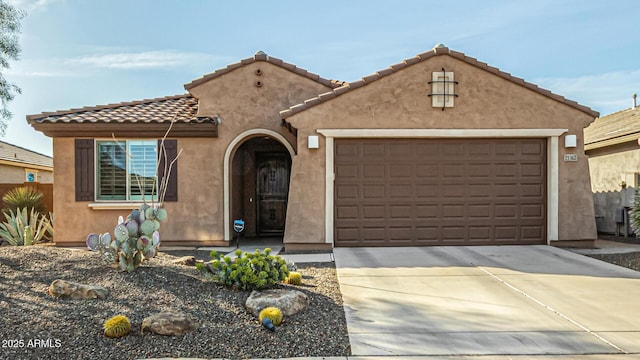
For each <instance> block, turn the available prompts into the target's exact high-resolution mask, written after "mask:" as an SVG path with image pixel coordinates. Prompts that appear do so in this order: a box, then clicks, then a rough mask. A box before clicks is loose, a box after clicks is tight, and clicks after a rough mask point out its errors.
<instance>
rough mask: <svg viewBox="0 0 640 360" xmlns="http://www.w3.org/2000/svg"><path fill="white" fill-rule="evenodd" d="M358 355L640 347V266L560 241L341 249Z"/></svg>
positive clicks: (338, 255) (339, 261)
mask: <svg viewBox="0 0 640 360" xmlns="http://www.w3.org/2000/svg"><path fill="white" fill-rule="evenodd" d="M334 256H335V261H336V268H337V272H338V278H339V281H340V289H341V291H342V297H343V300H344V307H345V311H346V317H347V325H348V330H349V338H350V341H351V350H352V353H353V355H359V356H370V355H387V356H398V355H509V354H511V355H524V354H526V355H537V354H556V355H560V354H566V355H569V354H573V355H577V354H625V353H626V354H640V273H639V272H635V271H632V270H629V269H625V268H621V267H618V266H614V265H610V264H607V263H604V262H600V261H597V260H594V259H591V258H587V257H584V256H582V255H578V254H574V253H571V252H568V251H565V250H561V249H557V248H554V247H550V246H478V247H414V248H336V249H334Z"/></svg>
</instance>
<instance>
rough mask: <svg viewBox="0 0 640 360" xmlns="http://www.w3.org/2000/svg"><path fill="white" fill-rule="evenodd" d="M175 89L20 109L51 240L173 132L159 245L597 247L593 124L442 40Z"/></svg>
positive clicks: (125, 186)
mask: <svg viewBox="0 0 640 360" xmlns="http://www.w3.org/2000/svg"><path fill="white" fill-rule="evenodd" d="M185 89H186V90H187V91H188V93H187V94H185V95H178V96H169V97H165V98H158V99H150V100H141V101H134V102H126V103H119V104H111V105H104V106H96V107H89V108H81V109H71V110H66V111H57V112H51V113H42V114H37V115H30V116H27V120H28V122H29V123H30V124H31V125H32V126H33V127H34V128H35V129H36V130H38V131H42V132H43V133H44V134H46V135H48V136H50V137H53V148H54V165H55V167H56V169H57V171H56V178H55V191H54V195H55V213H56V214H60V215H58V216H57V218H56V243H57V244H59V245H79V244H81V243H83V242H84V240H85V237H86V235H87V234H88V233H90V232H104V231H110V230H111V229H112V228H113V224H114V219H115V218H116V217H117V216H118V215H122V214H123V213H125V212H126V211H128V210H129V209H131V208H133V207H135V206H137V204H138V203H139V202H140V197H139V193H140V191H139V189H138V188H137V186H136V185H135V183H134V182H133V181H131V179H130V178H131V173H132V172H133V170H132V169H133V167H132V166H131V165H132V164H133V165H136V166H137V168H144V167H145V166H146V167H147V168H149V169H151V168H154V165H155V164H156V161H157V156H156V151H157V145H158V144H157V142H158V139H159V138H160V137H162V134H163V133H164V132H165V131H166V129H167V128H168V125H169V123H170V122H171V121H174V125H173V128H172V130H171V132H170V134H169V139H168V141H167V145H168V153H169V155H168V156H167V157H168V158H172V157H173V156H174V155H175V154H177V153H178V151H180V150H181V151H182V153H181V156H180V157H179V159H178V161H177V163H176V164H177V166H176V167H175V170H177V171H173V172H171V176H172V179H170V184H171V186H170V189H169V191H168V194H167V197H166V199H165V203H164V206H165V208H166V209H167V211H168V213H169V219H168V221H167V222H166V223H164V224H163V227H162V237H163V241H164V243H165V244H167V243H169V244H185V245H186V244H190V245H225V244H229V241H231V240H232V238H233V235H234V233H233V228H232V225H233V220H234V219H240V218H241V219H244V220H245V224H246V225H245V235H246V236H281V237H282V239H283V242H284V245H285V247H286V249H287V250H305V249H330V248H332V247H334V246H409V245H412V246H421V245H462V244H465V245H467V244H552V245H570V246H589V245H592V243H593V241H594V239H595V238H596V229H595V222H594V210H593V199H592V196H591V192H590V189H591V185H590V183H589V181H588V179H589V177H588V174H589V169H588V163H587V157H586V156H585V154H584V148H583V144H584V142H583V137H582V134H583V129H584V128H585V127H586V126H587V125H589V124H590V123H591V122H592V121H593V120H594V118H595V117H597V116H598V113H597V112H595V111H593V110H591V109H590V108H588V107H585V106H582V105H580V104H578V103H576V102H574V101H570V100H567V99H565V98H564V97H562V96H559V95H556V94H553V93H551V92H550V91H547V90H544V89H541V88H539V87H538V86H536V85H533V84H531V83H528V82H526V81H524V80H523V79H519V78H516V77H514V76H512V75H510V74H507V73H505V72H502V71H500V70H499V69H497V68H494V67H491V66H488V65H487V64H485V63H482V62H480V61H478V60H476V59H474V58H471V57H468V56H466V55H465V54H462V53H460V52H456V51H453V50H450V49H448V48H446V47H444V46H436V47H435V48H434V49H432V50H429V51H427V52H424V53H422V54H419V55H417V56H415V57H413V58H409V59H406V60H404V61H401V62H400V63H398V64H395V65H391V66H390V67H388V68H386V69H382V70H380V71H378V72H377V73H375V74H371V75H368V76H365V77H364V78H362V79H361V80H357V81H354V82H349V83H345V82H340V81H333V80H329V79H325V78H322V77H320V76H318V75H316V74H313V73H310V72H307V71H305V70H303V69H300V68H298V67H296V66H294V65H292V64H289V63H286V62H284V61H282V60H280V59H278V58H275V57H272V56H269V55H267V54H265V53H263V52H258V53H256V54H255V56H253V57H250V58H247V59H244V60H242V61H240V62H238V63H235V64H232V65H229V66H227V67H226V68H223V69H220V70H217V71H215V72H213V73H211V74H208V75H205V76H204V77H202V78H199V79H197V80H194V81H192V82H190V83H187V84H186V85H185ZM112 133H113V136H114V137H115V138H116V139H118V141H119V142H120V144H114V139H113V137H112ZM572 143H575V144H572ZM121 146H122V147H126V148H127V149H128V151H129V152H130V153H131V154H132V157H131V159H130V160H128V158H127V157H126V156H125V154H124V152H123V151H122V148H121ZM72 154H73V155H72ZM161 161H163V160H161ZM143 176H145V177H146V176H153V174H152V172H146V173H144V174H143ZM160 176H161V177H162V176H163V174H160Z"/></svg>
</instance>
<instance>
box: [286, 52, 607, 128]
mask: <svg viewBox="0 0 640 360" xmlns="http://www.w3.org/2000/svg"><path fill="white" fill-rule="evenodd" d="M440 55H449V56H451V57H453V58H455V59H458V60H462V61H464V62H466V63H467V64H470V65H472V66H475V67H477V68H480V69H482V70H485V71H488V72H490V73H492V74H494V75H496V76H499V77H501V78H503V79H505V80H508V81H510V82H513V83H516V84H518V85H521V86H524V87H525V88H527V89H529V90H532V91H535V92H537V93H539V94H541V95H544V96H546V97H548V98H551V99H553V100H556V101H559V102H561V103H564V104H566V105H568V106H570V107H572V108H575V109H577V110H580V111H582V112H584V113H586V114H588V115H590V116H592V117H594V118H595V117H597V116H598V115H599V113H598V112H597V111H594V110H592V109H591V108H589V107H586V106H584V105H580V104H578V103H577V102H575V101H572V100H569V99H566V98H565V97H563V96H560V95H557V94H554V93H552V92H551V91H549V90H546V89H543V88H540V87H538V85H535V84H532V83H529V82H526V81H524V79H521V78H518V77H515V76H513V75H511V74H509V73H506V72H504V71H501V70H500V69H498V68H495V67H492V66H489V65H487V64H486V63H483V62H481V61H478V60H477V59H475V58H472V57H469V56H466V55H465V54H463V53H461V52H457V51H453V50H450V49H449V48H447V47H438V46H436V47H435V48H433V49H431V50H429V51H427V52H424V53H422V54H418V55H416V56H414V57H412V58H408V59H405V60H403V61H402V62H400V63H397V64H395V65H391V66H390V67H388V68H386V69H383V70H380V71H378V72H376V73H374V74H371V75H368V76H365V77H363V78H362V79H360V80H358V81H354V82H349V83H345V84H344V85H342V86H340V87H338V88H335V89H333V90H332V91H329V92H326V93H324V94H320V95H319V96H317V97H314V98H311V99H308V100H305V101H304V102H303V103H301V104H298V105H294V106H292V107H290V108H289V109H287V110H283V111H281V112H280V116H281V117H282V118H283V119H286V118H288V117H290V116H292V115H294V114H297V113H299V112H301V111H304V110H306V109H308V108H310V107H312V106H315V105H317V104H320V103H323V102H325V101H327V100H330V99H333V98H335V97H336V96H340V95H342V94H345V93H347V92H349V91H351V90H354V89H357V88H359V87H362V86H365V85H368V84H370V83H372V82H374V81H376V80H379V79H381V78H383V77H385V76H388V75H391V74H393V73H395V72H397V71H399V70H402V69H404V68H406V67H408V66H411V65H413V64H416V63H419V62H422V61H425V60H427V59H430V58H432V57H434V56H440Z"/></svg>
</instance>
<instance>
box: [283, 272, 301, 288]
mask: <svg viewBox="0 0 640 360" xmlns="http://www.w3.org/2000/svg"><path fill="white" fill-rule="evenodd" d="M284 283H285V284H291V285H300V284H302V274H300V273H299V272H295V271H290V272H289V276H287V278H286V279H284Z"/></svg>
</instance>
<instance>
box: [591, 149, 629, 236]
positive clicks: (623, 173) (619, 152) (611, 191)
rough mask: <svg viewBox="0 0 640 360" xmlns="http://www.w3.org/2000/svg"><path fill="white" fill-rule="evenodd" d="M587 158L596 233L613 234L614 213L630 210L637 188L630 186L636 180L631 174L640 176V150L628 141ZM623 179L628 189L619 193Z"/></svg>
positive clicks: (598, 150)
mask: <svg viewBox="0 0 640 360" xmlns="http://www.w3.org/2000/svg"><path fill="white" fill-rule="evenodd" d="M587 154H588V155H589V171H590V173H591V189H592V191H593V201H594V207H595V214H596V217H597V225H598V231H600V232H603V233H615V232H616V230H617V228H616V226H617V225H616V220H617V218H618V217H619V214H617V212H618V211H620V209H621V208H623V207H631V206H632V204H633V197H634V189H633V188H632V187H636V188H637V187H638V185H640V184H637V183H635V182H634V177H635V180H637V175H635V174H638V173H640V147H639V146H638V144H637V143H636V142H635V141H632V142H627V143H623V144H617V145H611V146H607V147H604V148H596V149H592V150H589V151H587ZM625 179H626V180H627V185H628V187H627V188H626V189H622V188H621V186H620V183H621V182H622V180H625ZM620 231H622V229H620ZM628 232H629V233H631V231H628Z"/></svg>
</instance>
